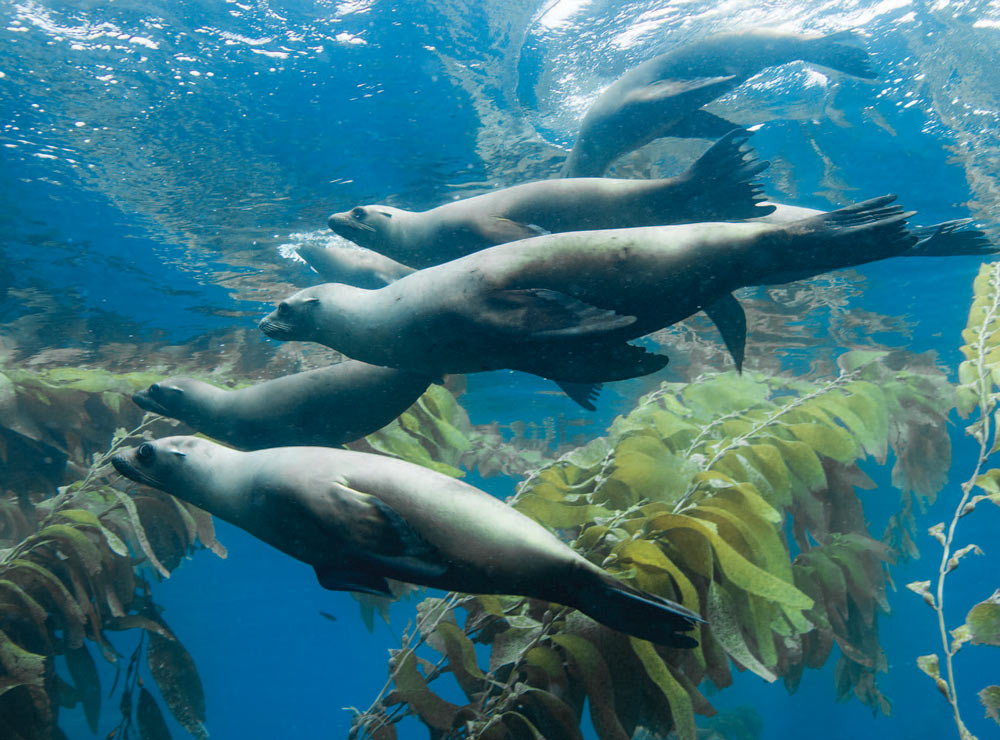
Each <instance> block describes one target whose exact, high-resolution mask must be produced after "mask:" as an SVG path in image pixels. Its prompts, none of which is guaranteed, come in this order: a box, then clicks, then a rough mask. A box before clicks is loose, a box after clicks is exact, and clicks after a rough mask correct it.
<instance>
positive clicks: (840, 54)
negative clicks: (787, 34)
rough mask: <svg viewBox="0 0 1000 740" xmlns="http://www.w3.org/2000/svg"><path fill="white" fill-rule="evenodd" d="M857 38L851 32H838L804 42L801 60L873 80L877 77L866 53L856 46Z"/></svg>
mask: <svg viewBox="0 0 1000 740" xmlns="http://www.w3.org/2000/svg"><path fill="white" fill-rule="evenodd" d="M857 41H858V37H857V36H856V35H855V34H854V33H853V32H851V31H840V32H839V33H832V34H830V35H829V36H823V37H822V38H817V39H809V40H808V41H806V42H805V44H806V50H805V51H803V53H802V58H803V59H804V60H805V61H807V62H812V63H813V64H820V65H822V66H824V67H829V68H830V69H835V70H837V71H838V72H844V73H845V74H849V75H853V76H854V77H861V78H862V79H865V80H874V79H876V78H877V77H878V75H877V74H876V73H875V71H874V70H873V69H872V68H871V60H870V57H869V56H868V52H867V51H865V50H864V49H862V48H861V47H860V46H858V45H857Z"/></svg>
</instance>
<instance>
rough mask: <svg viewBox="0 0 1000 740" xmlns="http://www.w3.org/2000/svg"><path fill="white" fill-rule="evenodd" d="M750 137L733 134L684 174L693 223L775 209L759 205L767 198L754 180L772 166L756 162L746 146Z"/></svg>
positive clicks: (740, 131)
mask: <svg viewBox="0 0 1000 740" xmlns="http://www.w3.org/2000/svg"><path fill="white" fill-rule="evenodd" d="M671 133H673V132H671ZM750 136H751V133H750V132H749V131H746V130H745V129H735V130H733V131H730V132H729V133H728V134H726V135H725V136H723V137H722V138H721V139H719V140H718V141H717V142H715V144H713V145H712V146H711V147H710V148H709V150H708V151H706V152H705V153H704V154H702V155H701V157H699V158H698V160H697V161H696V162H695V163H694V164H692V165H691V166H690V167H689V168H688V170H687V172H685V173H684V174H683V175H681V178H682V179H683V180H684V181H686V183H687V187H688V188H690V189H691V195H690V196H689V197H688V200H687V202H686V204H685V208H684V210H685V211H689V212H690V213H688V214H686V215H689V216H690V217H691V218H690V220H692V221H730V220H735V219H743V218H757V217H759V216H766V215H768V214H769V213H772V212H773V211H774V206H771V205H760V202H761V201H763V200H764V198H765V196H764V193H763V186H762V185H761V184H760V182H758V181H756V180H755V178H756V177H757V175H759V174H760V173H761V172H763V171H764V170H766V169H767V168H768V167H769V166H770V164H771V163H770V162H766V161H761V160H759V159H757V157H756V155H755V154H754V152H753V150H752V149H750V148H748V147H744V145H745V144H746V141H747V139H749V138H750ZM674 208H676V205H674ZM682 218H683V216H682ZM683 220H688V219H687V218H683ZM679 221H681V219H672V220H671V222H673V223H676V222H679Z"/></svg>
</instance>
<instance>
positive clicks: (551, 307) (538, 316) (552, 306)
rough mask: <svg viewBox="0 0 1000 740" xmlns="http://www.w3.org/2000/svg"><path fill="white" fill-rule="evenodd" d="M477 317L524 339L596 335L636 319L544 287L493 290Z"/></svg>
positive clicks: (624, 325)
mask: <svg viewBox="0 0 1000 740" xmlns="http://www.w3.org/2000/svg"><path fill="white" fill-rule="evenodd" d="M477 319H478V320H480V321H484V322H488V323H490V324H492V325H493V327H494V328H495V329H497V330H500V331H503V332H506V333H512V334H520V335H525V337H526V338H528V339H557V338H560V337H584V336H591V335H600V334H605V333H607V332H611V331H614V330H616V329H621V328H623V327H626V326H629V325H631V324H634V323H635V320H636V319H635V316H622V315H621V314H619V313H615V312H614V311H611V310H607V309H603V308H598V307H597V306H592V305H590V304H589V303H584V302H583V301H580V300H577V299H576V298H573V297H572V296H569V295H566V294H565V293H560V292H559V291H557V290H549V289H547V288H529V289H524V290H501V291H497V292H496V293H493V294H492V295H491V296H490V297H489V298H488V299H487V301H486V306H485V307H484V310H483V311H480V312H478V313H477Z"/></svg>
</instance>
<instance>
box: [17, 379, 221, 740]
mask: <svg viewBox="0 0 1000 740" xmlns="http://www.w3.org/2000/svg"><path fill="white" fill-rule="evenodd" d="M148 381H149V378H148V377H145V376H134V377H133V376H114V375H112V374H110V373H108V372H106V371H102V370H87V369H81V368H63V369H58V370H49V371H45V372H43V373H30V372H27V371H15V370H5V371H4V372H3V373H2V374H0V383H2V385H0V389H2V392H3V393H2V398H0V401H2V404H0V439H2V440H3V443H4V444H3V446H2V450H3V453H4V455H3V458H2V461H3V465H4V472H5V473H7V474H8V475H7V476H5V483H6V485H8V486H10V485H11V484H12V483H13V484H14V485H16V486H17V487H16V488H15V493H16V494H17V495H15V496H9V495H7V494H6V493H5V495H4V497H3V498H0V522H2V524H0V526H2V529H0V668H2V670H0V723H2V726H3V727H4V733H5V735H4V736H5V737H10V738H12V739H13V740H17V739H18V738H25V739H30V740H34V739H35V738H42V737H62V736H63V734H62V732H61V730H59V729H58V711H59V708H60V706H75V705H77V704H82V706H83V710H84V714H85V716H86V719H87V722H88V723H89V725H90V727H91V729H92V730H94V731H95V732H96V731H97V729H98V728H97V723H98V719H99V717H100V712H101V703H102V688H101V684H100V679H99V674H98V671H97V668H96V665H95V662H94V658H93V655H92V653H91V649H92V647H96V648H97V650H98V652H99V653H100V654H101V655H102V656H103V657H104V658H106V659H107V660H109V661H111V662H113V663H116V664H119V661H120V659H121V656H120V655H119V654H118V652H117V650H116V649H115V647H114V646H113V645H112V644H111V642H110V641H109V640H108V637H107V633H108V632H110V631H125V630H133V631H135V633H136V634H138V635H139V639H138V644H137V646H136V648H135V650H134V651H133V653H132V656H131V658H130V660H129V661H128V662H127V669H126V670H125V671H124V680H121V681H118V680H116V682H115V684H116V687H117V689H118V691H119V699H118V706H119V708H120V711H121V721H120V722H119V724H118V726H117V727H116V728H115V729H114V730H113V731H112V732H111V733H110V734H109V735H108V737H109V738H128V737H136V736H137V735H136V733H137V732H138V733H140V734H142V736H143V737H164V736H165V735H163V734H162V730H163V729H164V728H165V724H164V722H163V717H162V712H161V710H160V708H159V703H158V701H157V700H156V699H155V698H154V696H153V694H152V693H151V692H150V691H149V690H148V689H146V688H144V687H143V686H142V685H141V680H140V674H139V665H140V662H141V660H140V659H141V658H142V657H143V656H145V658H146V662H147V663H148V665H149V669H150V672H151V674H152V676H153V677H154V679H155V681H156V683H157V685H158V686H159V688H160V692H161V695H162V697H163V699H164V701H165V702H166V703H167V706H168V707H169V708H170V710H171V711H172V712H173V714H174V715H175V717H177V719H178V721H179V722H180V723H181V724H182V725H183V726H184V727H185V728H187V729H188V730H189V731H190V732H191V733H192V734H194V735H195V736H197V737H203V736H205V732H204V729H203V727H202V722H203V720H204V716H205V715H204V697H203V694H202V691H201V685H200V681H199V680H198V677H197V672H196V670H195V669H194V664H193V661H192V660H191V658H190V656H189V655H188V653H187V651H186V650H185V649H184V647H183V646H182V645H181V644H180V642H179V641H178V640H177V638H176V637H175V636H174V635H173V634H172V633H171V631H170V629H169V627H168V626H167V625H166V623H165V622H164V620H163V618H162V616H160V614H159V609H158V608H157V606H156V604H155V603H154V601H153V599H152V595H151V583H150V578H149V576H148V575H147V574H148V573H149V571H152V572H154V573H155V574H156V575H158V576H163V577H166V576H169V573H170V571H171V570H172V569H173V568H175V567H176V566H177V565H178V563H179V562H180V559H181V557H182V556H183V555H184V554H186V553H187V552H188V551H190V550H191V549H192V548H193V547H194V546H195V544H196V542H198V541H199V540H200V542H201V543H202V544H204V545H205V546H208V547H211V548H212V549H214V550H215V551H216V552H217V553H219V554H224V552H225V551H224V550H223V549H222V547H221V545H219V544H218V543H217V542H216V541H215V537H214V533H213V527H212V520H211V517H210V516H208V515H207V514H206V513H205V512H202V511H200V510H198V509H195V508H194V507H190V506H188V505H186V504H182V503H180V502H178V501H175V500H174V499H172V498H171V497H169V496H165V495H162V494H158V493H156V492H152V493H146V492H144V493H142V494H141V495H137V496H132V497H130V496H128V495H126V494H125V493H123V492H122V491H121V490H119V489H117V488H115V487H114V486H113V485H112V478H113V477H116V476H114V474H113V471H112V469H111V467H110V464H109V461H110V456H111V454H113V453H114V452H115V451H116V450H117V449H118V448H119V447H120V446H121V445H123V444H127V443H130V442H133V441H134V440H135V439H137V438H138V439H141V438H142V436H143V435H144V434H148V433H149V431H150V429H151V428H152V427H154V426H156V425H162V424H164V423H165V422H162V421H158V420H155V419H152V418H147V419H145V420H144V421H142V422H141V423H139V424H138V426H137V427H136V428H135V429H134V430H133V431H132V432H126V431H125V429H124V428H118V429H117V430H116V429H115V426H114V425H115V424H116V423H117V422H118V421H120V420H123V419H129V418H133V417H137V416H139V414H138V413H137V412H136V411H135V410H134V409H132V406H131V404H130V403H129V402H128V395H129V394H130V393H131V391H132V390H134V389H135V388H136V387H142V386H143V385H144V384H145V383H147V382H148ZM102 437H103V440H102V439H101V438H102ZM109 438H110V439H111V445H110V449H105V450H104V451H103V452H92V450H93V449H94V448H95V447H96V446H97V445H98V444H101V443H103V446H104V447H105V448H107V445H108V439H109ZM46 456H47V457H48V458H49V459H50V461H51V464H50V465H48V466H39V465H38V462H39V460H44V459H45V457H46ZM88 463H89V465H88ZM77 471H79V472H80V473H81V474H82V477H81V478H80V479H79V480H76V481H74V482H72V483H69V484H68V485H64V486H60V487H59V488H58V491H57V492H56V493H55V495H50V492H51V491H52V490H54V489H55V487H56V485H58V483H60V482H61V481H63V480H64V479H65V478H66V477H72V475H73V473H74V472H77ZM60 657H61V658H62V661H58V662H57V658H60ZM57 665H63V666H65V668H59V669H57ZM178 667H187V670H186V671H181V670H178V669H177V668H178ZM119 673H121V671H120V664H119ZM116 687H112V691H115V688H116ZM151 733H152V734H151ZM156 733H160V734H156ZM167 736H168V735H167Z"/></svg>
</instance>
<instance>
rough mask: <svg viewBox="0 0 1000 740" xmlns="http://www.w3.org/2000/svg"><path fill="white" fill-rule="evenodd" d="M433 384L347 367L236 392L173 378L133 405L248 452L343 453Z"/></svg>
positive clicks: (390, 371)
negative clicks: (310, 448)
mask: <svg viewBox="0 0 1000 740" xmlns="http://www.w3.org/2000/svg"><path fill="white" fill-rule="evenodd" d="M429 383H430V378H428V377H426V376H424V375H420V374H419V373H412V372H408V371H405V370H397V369H394V368H388V367H380V366H376V365H369V364H367V363H364V362H358V361H357V360H347V361H345V362H342V363H339V364H337V365H332V366H330V367H324V368H319V369H316V370H308V371H306V372H302V373H295V374H293V375H286V376H284V377H281V378H275V379H273V380H267V381H264V382H263V383H258V384H256V385H252V386H249V387H247V388H239V389H236V390H225V389H222V388H217V387H215V386H213V385H210V384H208V383H205V382H202V381H200V380H195V379H194V378H181V377H177V378H168V379H167V380H164V381H160V382H159V383H154V384H153V385H152V386H150V387H149V388H147V389H146V390H144V391H140V392H138V393H136V394H135V395H134V396H133V397H132V398H133V400H134V401H135V402H136V404H138V405H139V406H140V407H142V408H143V409H145V410H147V411H153V412H155V413H158V414H163V415H164V416H169V417H172V418H175V419H179V420H180V421H183V422H184V423H185V424H188V425H189V426H191V427H192V428H193V429H195V430H197V431H199V432H202V433H203V434H206V435H208V436H210V437H214V438H215V439H218V440H221V441H223V442H226V443H228V444H231V445H234V446H236V447H239V448H241V449H245V450H256V449H261V448H264V447H283V446H288V445H320V446H336V445H341V444H344V443H346V442H353V441H354V440H356V439H360V438H361V437H364V436H365V435H367V434H371V433H372V432H375V431H378V430H379V429H381V428H382V427H384V426H385V425H386V424H388V423H389V422H390V421H392V420H393V419H395V418H396V417H397V416H399V415H400V414H401V413H403V412H404V411H405V410H406V409H407V408H409V407H410V405H412V404H413V403H414V402H415V401H416V400H417V398H419V396H420V394H421V393H423V392H424V391H425V390H426V389H427V386H428V384H429Z"/></svg>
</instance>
